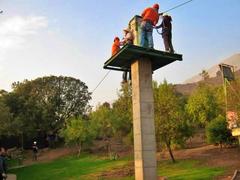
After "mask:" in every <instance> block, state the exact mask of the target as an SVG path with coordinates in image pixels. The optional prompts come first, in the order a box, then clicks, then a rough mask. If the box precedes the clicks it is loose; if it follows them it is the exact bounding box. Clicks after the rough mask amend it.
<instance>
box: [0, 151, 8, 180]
mask: <svg viewBox="0 0 240 180" xmlns="http://www.w3.org/2000/svg"><path fill="white" fill-rule="evenodd" d="M6 178H7V165H6V159H5V149H4V148H1V150H0V180H3V179H6Z"/></svg>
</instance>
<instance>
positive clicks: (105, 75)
mask: <svg viewBox="0 0 240 180" xmlns="http://www.w3.org/2000/svg"><path fill="white" fill-rule="evenodd" d="M110 72H111V70H109V71H108V72H107V73H106V74H105V75H104V76H103V78H102V79H101V81H100V82H99V83H98V84H97V86H96V87H95V88H94V89H93V91H92V93H93V92H94V91H95V90H96V89H97V88H98V86H100V84H101V83H102V82H103V81H104V79H105V78H106V77H107V76H108V74H109V73H110Z"/></svg>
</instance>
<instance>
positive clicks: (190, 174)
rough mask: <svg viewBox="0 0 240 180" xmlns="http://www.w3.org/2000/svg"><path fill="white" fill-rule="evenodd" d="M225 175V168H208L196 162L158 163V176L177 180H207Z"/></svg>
mask: <svg viewBox="0 0 240 180" xmlns="http://www.w3.org/2000/svg"><path fill="white" fill-rule="evenodd" d="M223 173H224V169H223V168H216V167H206V166H203V165H200V164H199V161H196V160H181V161H178V162H177V163H174V164H173V163H172V162H170V161H162V162H159V163H158V175H160V176H165V177H167V178H168V179H176V180H180V179H181V180H184V179H186V180H189V179H191V180H200V179H201V180H203V179H204V180H205V179H206V180H207V179H209V180H210V179H213V177H215V176H218V175H221V174H223Z"/></svg>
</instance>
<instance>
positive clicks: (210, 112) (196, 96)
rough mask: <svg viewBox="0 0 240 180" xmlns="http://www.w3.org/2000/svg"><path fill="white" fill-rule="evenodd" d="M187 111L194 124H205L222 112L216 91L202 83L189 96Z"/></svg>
mask: <svg viewBox="0 0 240 180" xmlns="http://www.w3.org/2000/svg"><path fill="white" fill-rule="evenodd" d="M186 111H187V112H188V115H189V117H190V120H191V122H192V123H194V124H199V125H200V126H205V125H206V124H207V123H208V122H210V121H211V120H212V119H214V118H215V117H216V116H217V115H218V114H219V112H220V109H219V105H218V102H217V98H216V96H215V91H214V90H213V88H211V87H209V86H208V85H205V84H200V85H199V86H198V88H197V89H196V90H195V91H194V92H193V94H192V95H191V96H190V97H189V99H188V103H187V105H186Z"/></svg>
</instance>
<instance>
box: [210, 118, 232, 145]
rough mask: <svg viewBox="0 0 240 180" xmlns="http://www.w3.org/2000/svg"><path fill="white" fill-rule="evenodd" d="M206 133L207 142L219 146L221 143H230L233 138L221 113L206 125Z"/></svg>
mask: <svg viewBox="0 0 240 180" xmlns="http://www.w3.org/2000/svg"><path fill="white" fill-rule="evenodd" d="M206 135H207V140H208V142H209V143H213V144H219V145H220V147H221V148H222V145H223V144H230V143H231V142H232V139H233V138H232V135H231V131H230V130H229V129H228V128H227V122H226V119H225V118H224V117H223V116H222V115H219V116H218V117H216V118H215V119H213V120H212V121H211V122H210V123H209V124H208V125H207V127H206Z"/></svg>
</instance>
